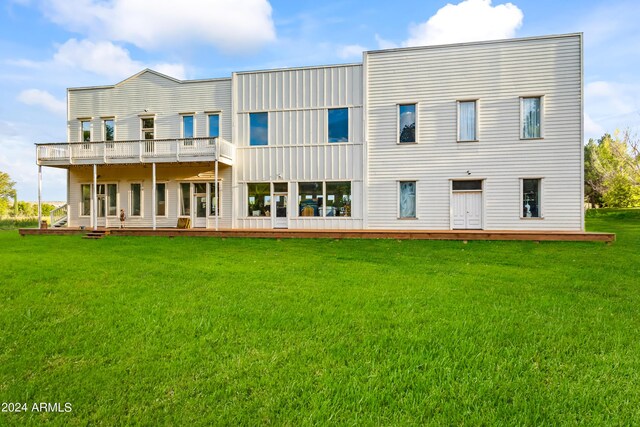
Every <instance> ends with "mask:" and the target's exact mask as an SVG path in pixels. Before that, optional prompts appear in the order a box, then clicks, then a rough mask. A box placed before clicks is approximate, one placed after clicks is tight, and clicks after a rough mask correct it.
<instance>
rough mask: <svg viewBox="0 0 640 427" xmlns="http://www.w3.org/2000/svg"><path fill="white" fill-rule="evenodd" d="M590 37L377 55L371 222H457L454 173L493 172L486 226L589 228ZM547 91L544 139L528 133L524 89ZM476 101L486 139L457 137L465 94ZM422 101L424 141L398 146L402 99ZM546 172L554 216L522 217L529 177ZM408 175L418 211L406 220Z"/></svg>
mask: <svg viewBox="0 0 640 427" xmlns="http://www.w3.org/2000/svg"><path fill="white" fill-rule="evenodd" d="M580 50H581V40H580V35H570V36H558V37H547V38H539V39H523V40H506V41H502V42H490V43H474V44H467V45H453V46H442V47H427V48H417V49H400V50H391V51H380V52H371V53H368V54H367V55H368V56H367V69H366V71H365V72H366V73H367V84H368V88H367V90H368V92H367V125H368V168H369V169H368V180H369V185H368V207H367V209H368V215H369V216H368V226H369V227H370V228H397V229H402V228H415V229H449V228H450V227H451V218H450V217H451V208H450V196H451V194H450V185H451V184H450V180H451V179H469V178H475V179H483V180H484V191H483V200H484V204H483V211H484V212H483V216H484V228H485V229H488V230H496V229H503V230H505V229H506V230H511V229H513V230H529V229H531V230H535V229H545V230H579V229H580V228H581V215H582V199H581V185H582V182H581V168H582V163H581V151H582V141H581V130H582V118H581V106H582V74H581V73H582V64H581V51H580ZM521 96H543V97H544V101H543V102H544V112H543V127H544V135H543V136H544V138H543V139H538V140H521V139H520V97H521ZM469 99H476V100H477V102H478V104H477V112H478V115H477V123H478V139H479V141H477V142H464V143H459V142H457V107H456V103H457V101H459V100H469ZM405 102H416V103H417V104H418V108H417V134H416V136H417V141H418V142H417V144H408V145H405V146H403V145H398V144H397V143H396V140H397V120H398V118H397V104H398V103H405ZM523 177H533V178H543V196H542V198H543V200H542V205H543V211H544V216H545V218H544V220H536V221H532V220H523V219H520V210H521V207H520V206H521V201H520V198H521V195H520V178H523ZM399 180H416V181H418V186H417V215H418V219H417V220H415V221H410V224H407V222H406V221H401V220H398V218H397V198H398V194H397V192H398V187H397V181H399Z"/></svg>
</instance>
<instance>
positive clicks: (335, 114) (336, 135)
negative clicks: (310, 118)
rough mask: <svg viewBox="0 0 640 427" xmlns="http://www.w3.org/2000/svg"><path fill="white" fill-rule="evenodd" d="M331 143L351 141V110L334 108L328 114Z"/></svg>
mask: <svg viewBox="0 0 640 427" xmlns="http://www.w3.org/2000/svg"><path fill="white" fill-rule="evenodd" d="M327 121H328V123H329V126H328V128H329V142H347V141H349V109H348V108H332V109H330V110H328V112H327Z"/></svg>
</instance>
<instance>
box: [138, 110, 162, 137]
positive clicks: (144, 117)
mask: <svg viewBox="0 0 640 427" xmlns="http://www.w3.org/2000/svg"><path fill="white" fill-rule="evenodd" d="M139 119H140V140H141V141H146V140H145V138H144V132H145V129H149V128H145V127H143V121H144V119H153V139H150V140H149V141H153V140H156V139H157V137H158V135H157V134H156V122H157V120H156V115H155V114H150V115H144V116H139Z"/></svg>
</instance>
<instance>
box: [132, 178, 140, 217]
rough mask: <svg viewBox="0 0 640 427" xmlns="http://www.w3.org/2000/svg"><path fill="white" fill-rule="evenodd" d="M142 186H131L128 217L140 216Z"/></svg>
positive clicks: (138, 184)
mask: <svg viewBox="0 0 640 427" xmlns="http://www.w3.org/2000/svg"><path fill="white" fill-rule="evenodd" d="M141 200H142V184H140V183H135V184H131V205H130V207H129V216H141V215H142V203H141Z"/></svg>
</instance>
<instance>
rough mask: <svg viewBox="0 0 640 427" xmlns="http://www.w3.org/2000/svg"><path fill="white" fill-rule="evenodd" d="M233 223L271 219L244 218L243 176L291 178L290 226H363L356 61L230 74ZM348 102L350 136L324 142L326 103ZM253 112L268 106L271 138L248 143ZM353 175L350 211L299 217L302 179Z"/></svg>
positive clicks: (261, 223) (255, 224) (266, 224)
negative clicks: (264, 142)
mask: <svg viewBox="0 0 640 427" xmlns="http://www.w3.org/2000/svg"><path fill="white" fill-rule="evenodd" d="M234 79H235V84H234V88H236V90H237V91H238V92H239V93H236V95H235V99H237V100H238V102H237V105H236V106H235V111H234V114H235V120H236V122H235V135H234V136H235V137H234V141H235V142H236V144H237V146H238V150H237V153H238V157H237V161H236V163H235V166H234V168H235V174H236V180H237V183H238V184H237V189H236V192H235V193H234V194H236V195H237V196H238V197H237V203H236V205H235V208H236V213H237V214H236V217H237V219H236V225H237V226H238V227H239V228H271V227H272V223H271V219H270V218H251V217H247V212H246V210H247V208H246V206H245V201H246V197H247V195H246V183H248V182H273V181H286V182H290V183H292V184H291V185H290V190H289V197H290V200H289V204H290V206H291V207H292V209H294V210H293V211H291V212H290V213H289V227H290V228H312V229H330V228H337V229H349V228H362V227H363V222H362V215H363V203H362V200H363V184H362V182H363V166H364V157H363V144H364V138H363V132H362V130H363V121H362V120H363V105H362V102H363V85H362V66H361V65H343V66H328V67H313V68H302V69H289V70H273V71H267V72H262V71H261V72H249V73H237V74H234ZM338 107H340V108H349V142H347V143H329V142H328V139H329V135H328V134H327V132H328V129H327V127H328V123H327V110H328V109H329V108H338ZM252 112H268V113H269V145H268V146H263V147H251V146H249V130H250V119H249V114H250V113H252ZM340 180H342V181H351V182H352V189H351V193H352V218H340V219H336V218H333V219H331V218H311V219H309V218H305V219H301V218H298V217H297V212H296V211H295V208H296V207H297V200H296V197H297V196H296V193H297V188H296V186H297V182H300V181H340Z"/></svg>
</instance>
